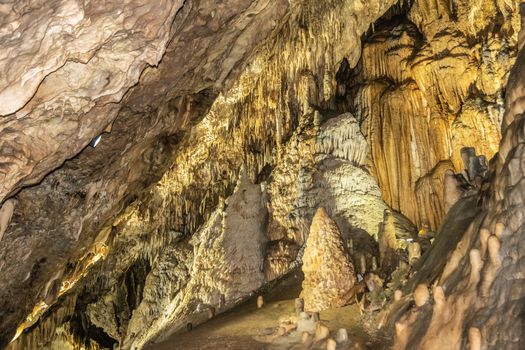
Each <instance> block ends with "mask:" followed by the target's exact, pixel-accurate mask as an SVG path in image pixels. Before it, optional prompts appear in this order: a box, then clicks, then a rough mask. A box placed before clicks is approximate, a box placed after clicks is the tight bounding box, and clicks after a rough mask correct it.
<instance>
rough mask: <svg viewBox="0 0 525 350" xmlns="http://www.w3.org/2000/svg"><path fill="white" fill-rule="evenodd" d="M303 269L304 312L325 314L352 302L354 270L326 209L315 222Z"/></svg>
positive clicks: (318, 211) (318, 214)
mask: <svg viewBox="0 0 525 350" xmlns="http://www.w3.org/2000/svg"><path fill="white" fill-rule="evenodd" d="M302 269H303V272H304V281H303V290H302V292H301V298H303V299H304V307H305V310H307V311H322V310H327V309H332V308H337V307H341V306H344V305H347V304H348V303H349V302H350V300H351V298H352V297H353V287H354V285H355V283H356V278H355V270H354V266H353V264H352V262H351V261H350V259H349V256H348V254H347V252H346V250H345V246H344V244H343V240H342V238H341V233H340V232H339V229H338V228H337V225H336V224H335V222H334V221H333V220H332V219H331V218H330V216H329V215H328V213H327V212H326V210H325V209H324V208H319V209H318V210H317V212H316V214H315V216H314V218H313V220H312V225H311V227H310V235H309V236H308V240H307V242H306V249H305V252H304V256H303V267H302Z"/></svg>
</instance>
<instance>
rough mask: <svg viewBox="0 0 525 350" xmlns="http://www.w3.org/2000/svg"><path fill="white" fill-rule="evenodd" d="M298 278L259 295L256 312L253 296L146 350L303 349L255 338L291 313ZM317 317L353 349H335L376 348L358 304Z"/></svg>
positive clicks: (287, 341)
mask: <svg viewBox="0 0 525 350" xmlns="http://www.w3.org/2000/svg"><path fill="white" fill-rule="evenodd" d="M300 277H301V276H297V275H296V276H293V277H292V278H290V279H287V280H285V281H283V282H281V283H279V284H277V285H276V286H274V287H273V288H272V289H271V290H270V291H268V292H267V293H262V295H263V296H264V300H265V305H264V306H263V307H262V308H261V309H257V307H256V296H254V297H253V298H251V299H249V300H248V301H246V302H244V303H243V304H241V305H239V306H237V307H235V308H233V309H232V310H230V311H227V312H225V313H223V314H221V315H218V316H216V317H215V318H213V319H211V320H210V321H208V322H206V323H204V324H201V325H199V326H196V327H194V328H193V329H192V330H191V331H182V332H178V333H175V334H173V335H172V336H170V337H169V338H168V339H167V340H166V341H164V342H161V343H157V344H152V345H150V346H149V347H147V348H146V349H147V350H172V349H234V350H241V349H242V350H244V349H261V350H262V349H276V350H277V349H283V350H284V349H301V348H303V347H297V342H299V343H300V341H299V339H298V338H297V340H296V341H297V342H295V343H291V342H290V341H291V340H293V339H291V337H285V338H279V339H277V340H276V341H274V342H273V343H271V344H268V343H263V342H259V341H257V340H256V339H255V338H256V337H258V336H264V335H268V334H270V333H272V332H275V330H276V329H277V327H278V326H279V319H280V318H283V317H286V316H291V315H293V314H294V299H295V298H296V297H298V296H299V293H300V282H301V280H300ZM320 318H321V321H322V322H323V323H324V324H325V325H326V326H327V327H328V328H329V329H330V331H337V329H339V328H346V329H347V330H348V334H349V338H350V340H351V342H349V344H348V345H352V346H351V347H350V346H347V347H338V349H350V348H351V349H378V346H377V343H376V344H373V343H374V342H373V341H371V339H370V336H369V335H368V334H367V332H366V331H365V328H364V326H363V319H362V317H361V313H360V311H359V306H358V305H356V304H353V305H349V306H346V307H343V308H340V309H335V310H327V311H324V312H321V314H320Z"/></svg>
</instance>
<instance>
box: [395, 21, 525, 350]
mask: <svg viewBox="0 0 525 350" xmlns="http://www.w3.org/2000/svg"><path fill="white" fill-rule="evenodd" d="M522 13H523V12H522ZM521 35H522V33H520V36H521ZM524 62H525V55H524V51H523V50H521V51H520V53H519V54H518V57H517V61H516V64H515V65H514V67H513V68H512V70H511V72H510V76H509V82H508V85H507V94H506V100H505V115H504V118H503V123H502V135H503V137H502V141H501V143H500V149H499V153H498V154H497V156H496V157H495V159H494V162H493V167H494V177H493V181H492V186H491V188H490V190H489V191H488V193H486V197H487V200H486V202H485V205H484V207H483V211H482V213H480V214H479V215H478V216H477V218H476V219H474V221H473V222H472V224H471V225H470V226H469V228H468V229H467V230H466V232H465V233H464V235H463V238H462V239H461V241H460V242H459V243H458V245H457V247H456V248H455V250H454V251H453V252H452V254H451V256H450V258H449V259H448V262H447V264H446V266H445V268H444V269H443V271H442V273H441V275H440V276H439V278H438V279H437V282H436V283H435V285H434V287H433V288H432V297H431V299H429V300H426V303H425V305H423V306H421V307H419V308H416V307H414V308H412V309H410V311H408V312H407V313H405V315H404V316H403V317H402V318H401V319H400V320H399V321H398V322H397V324H396V342H395V346H394V348H396V349H404V348H407V349H408V348H410V349H418V348H424V349H438V348H442V347H443V346H446V347H447V348H450V349H462V348H466V347H470V348H471V349H520V348H521V347H522V346H523V345H522V337H523V329H524V326H525V325H524V322H523V312H524V309H523V302H522V301H523V283H522V282H523V279H522V274H523V273H522V271H523V267H524V266H523V259H522V255H523V252H522V250H523V249H522V248H521V247H522V244H521V241H522V233H523V197H522V193H523V190H522V187H521V184H522V182H523V181H522V178H523V169H522V166H521V164H522V159H523V144H522V140H523V131H522V130H523V112H524V107H523V77H524V74H525V71H524V67H525V65H524ZM458 215H461V212H460V213H458ZM424 288H427V287H426V286H424Z"/></svg>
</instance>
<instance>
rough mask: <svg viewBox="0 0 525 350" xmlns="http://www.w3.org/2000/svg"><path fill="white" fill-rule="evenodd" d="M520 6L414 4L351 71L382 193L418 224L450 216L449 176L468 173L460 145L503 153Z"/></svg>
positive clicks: (371, 38) (370, 40)
mask: <svg viewBox="0 0 525 350" xmlns="http://www.w3.org/2000/svg"><path fill="white" fill-rule="evenodd" d="M516 6H517V3H516V4H512V3H506V2H493V1H464V2H462V1H459V2H451V1H448V2H447V1H424V0H422V1H414V2H413V4H412V6H411V7H409V8H407V7H405V8H404V9H403V8H401V9H399V10H398V11H397V12H396V11H391V12H390V13H389V14H387V15H385V16H384V18H383V20H382V21H379V22H378V23H376V25H375V30H372V31H371V33H369V35H368V37H367V38H366V39H365V40H364V43H363V50H362V51H363V54H362V58H361V62H360V64H359V66H358V67H357V69H356V71H355V72H353V73H352V74H348V73H347V74H348V77H345V78H346V79H347V82H346V84H344V85H343V86H342V87H341V88H342V89H343V91H350V93H349V94H348V97H347V99H348V100H349V103H351V104H352V103H353V109H354V110H355V111H356V112H355V114H356V117H357V118H358V120H360V122H361V123H362V130H363V133H364V134H365V136H366V137H367V140H368V142H369V144H370V147H371V159H370V163H371V165H370V167H371V172H372V173H373V174H374V175H375V176H376V178H377V181H378V184H379V187H380V188H381V192H382V196H383V198H384V200H385V202H386V203H387V204H389V205H390V206H391V207H393V208H395V209H396V210H399V211H400V212H401V213H403V214H404V215H406V216H407V217H408V218H410V219H411V220H412V221H413V222H414V223H415V224H416V225H417V226H418V227H419V228H426V229H432V230H436V229H437V228H438V226H439V225H440V224H441V222H442V221H443V217H444V215H445V204H444V184H443V181H444V173H445V172H446V171H447V170H449V169H450V170H452V171H453V172H454V173H459V172H461V171H462V170H463V169H464V164H463V161H462V159H461V154H460V152H459V150H460V149H461V148H462V147H475V148H476V151H477V153H478V154H482V155H485V156H486V157H487V159H490V158H492V157H493V156H494V154H495V153H496V152H497V150H498V145H499V141H500V137H501V135H500V124H501V120H502V116H503V112H504V103H503V96H504V89H505V82H506V80H507V78H508V72H509V70H510V67H511V65H512V64H513V62H514V59H515V56H516V40H517V32H518V30H519V15H518V14H517V11H516ZM400 13H401V14H400Z"/></svg>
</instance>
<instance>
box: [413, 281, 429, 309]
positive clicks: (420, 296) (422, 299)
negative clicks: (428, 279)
mask: <svg viewBox="0 0 525 350" xmlns="http://www.w3.org/2000/svg"><path fill="white" fill-rule="evenodd" d="M429 299H430V293H429V291H428V287H427V286H426V285H425V284H420V285H418V286H417V287H416V290H415V291H414V302H415V304H416V306H417V307H421V306H423V305H425V304H426V303H427V302H428V300H429Z"/></svg>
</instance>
